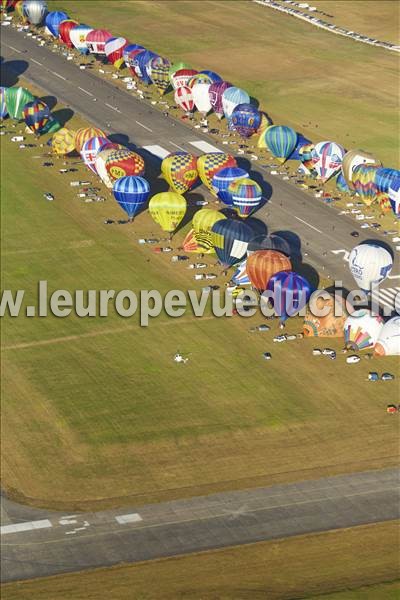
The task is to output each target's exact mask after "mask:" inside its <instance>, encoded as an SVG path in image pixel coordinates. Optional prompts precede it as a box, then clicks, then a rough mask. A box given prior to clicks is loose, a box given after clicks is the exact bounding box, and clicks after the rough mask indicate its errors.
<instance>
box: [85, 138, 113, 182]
mask: <svg viewBox="0 0 400 600" xmlns="http://www.w3.org/2000/svg"><path fill="white" fill-rule="evenodd" d="M108 141H109V140H108V139H107V138H106V137H103V136H95V137H92V138H89V139H88V140H87V141H86V142H85V143H84V144H83V147H82V150H81V152H80V155H81V158H82V160H83V162H84V163H85V165H86V166H87V167H88V168H89V169H90V170H91V171H93V173H96V174H97V171H96V157H97V154H98V152H99V150H100V148H102V147H104V144H107V142H108Z"/></svg>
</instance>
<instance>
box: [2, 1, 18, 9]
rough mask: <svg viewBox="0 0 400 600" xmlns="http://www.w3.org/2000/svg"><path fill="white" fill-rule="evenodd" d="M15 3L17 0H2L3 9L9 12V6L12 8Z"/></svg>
mask: <svg viewBox="0 0 400 600" xmlns="http://www.w3.org/2000/svg"><path fill="white" fill-rule="evenodd" d="M14 4H15V0H1V9H2V10H3V11H4V12H7V10H8V9H9V8H12V7H13V6H14Z"/></svg>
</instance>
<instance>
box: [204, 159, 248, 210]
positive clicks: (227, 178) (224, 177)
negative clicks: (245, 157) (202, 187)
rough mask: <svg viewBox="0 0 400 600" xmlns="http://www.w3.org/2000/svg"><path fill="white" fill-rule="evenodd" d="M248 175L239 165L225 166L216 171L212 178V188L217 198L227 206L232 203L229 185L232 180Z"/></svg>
mask: <svg viewBox="0 0 400 600" xmlns="http://www.w3.org/2000/svg"><path fill="white" fill-rule="evenodd" d="M246 177H249V174H248V173H247V171H245V170H244V169H240V168H239V167H226V168H225V169H221V170H220V171H217V173H216V174H215V175H214V177H213V178H212V182H211V184H212V188H213V191H214V192H215V193H216V194H217V196H218V198H219V199H220V200H222V202H224V203H225V204H227V205H228V206H232V205H233V200H232V195H231V193H230V191H229V186H230V184H231V183H232V182H234V181H237V180H238V179H243V178H246Z"/></svg>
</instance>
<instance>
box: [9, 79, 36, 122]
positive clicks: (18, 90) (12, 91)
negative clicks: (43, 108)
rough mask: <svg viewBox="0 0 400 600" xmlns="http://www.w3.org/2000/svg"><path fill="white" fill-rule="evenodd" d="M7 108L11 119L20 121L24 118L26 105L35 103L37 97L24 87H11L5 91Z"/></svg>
mask: <svg viewBox="0 0 400 600" xmlns="http://www.w3.org/2000/svg"><path fill="white" fill-rule="evenodd" d="M4 93H5V99H6V108H7V112H8V115H9V117H10V118H11V119H16V120H17V121H19V120H20V119H22V118H23V116H24V115H23V110H24V106H25V104H28V102H33V101H34V99H35V96H34V95H33V94H31V93H30V92H29V91H28V90H27V89H25V88H23V87H9V88H6V89H5V92H4Z"/></svg>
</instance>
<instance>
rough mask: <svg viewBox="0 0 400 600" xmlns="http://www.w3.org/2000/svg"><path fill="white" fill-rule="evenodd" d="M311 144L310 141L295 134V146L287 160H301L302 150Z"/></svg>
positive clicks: (299, 134)
mask: <svg viewBox="0 0 400 600" xmlns="http://www.w3.org/2000/svg"><path fill="white" fill-rule="evenodd" d="M310 144H312V142H311V141H310V140H308V139H307V138H305V137H304V135H302V134H301V133H297V142H296V146H295V148H294V150H293V152H292V153H291V155H290V156H289V157H288V159H287V160H300V161H301V160H302V157H303V148H304V147H305V146H309V145H310Z"/></svg>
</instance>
